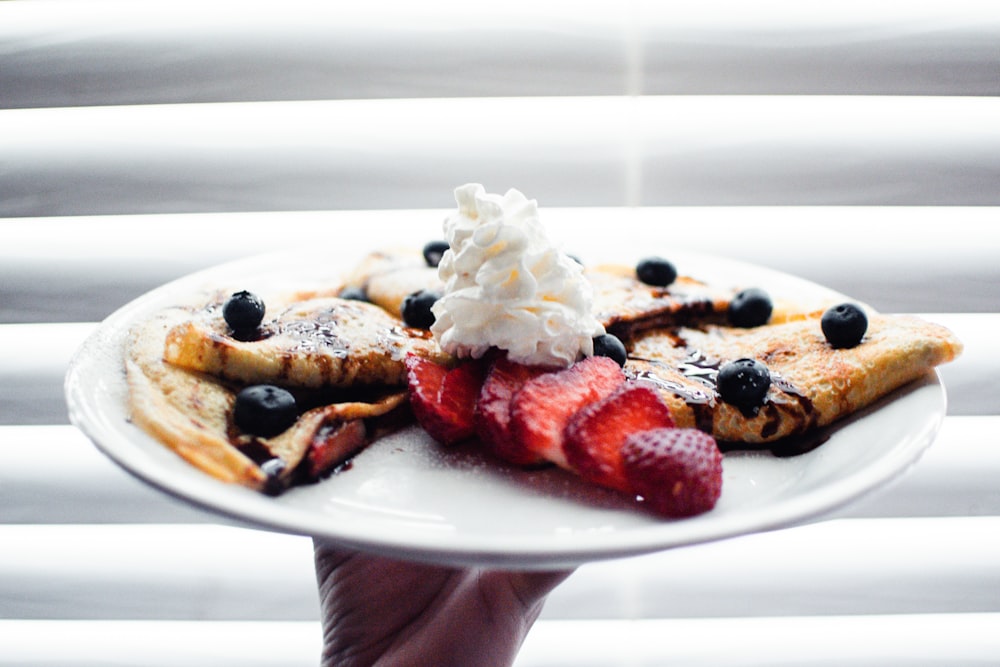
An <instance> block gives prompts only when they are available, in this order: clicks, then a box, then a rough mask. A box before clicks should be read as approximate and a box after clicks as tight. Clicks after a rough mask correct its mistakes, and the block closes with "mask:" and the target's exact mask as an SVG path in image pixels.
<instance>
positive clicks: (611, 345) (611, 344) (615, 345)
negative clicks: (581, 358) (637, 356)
mask: <svg viewBox="0 0 1000 667" xmlns="http://www.w3.org/2000/svg"><path fill="white" fill-rule="evenodd" d="M594 356H595V357H608V358H610V359H611V360H612V361H615V362H616V363H617V364H618V365H619V366H624V365H625V361H626V360H627V359H628V353H627V352H626V351H625V344H624V343H622V341H621V339H620V338H618V336H615V335H613V334H607V333H606V334H602V335H600V336H597V337H595V338H594Z"/></svg>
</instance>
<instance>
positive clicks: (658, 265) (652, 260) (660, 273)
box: [635, 257, 677, 287]
mask: <svg viewBox="0 0 1000 667" xmlns="http://www.w3.org/2000/svg"><path fill="white" fill-rule="evenodd" d="M635 275H636V276H637V277H638V278H639V280H641V281H642V282H644V283H646V284H647V285H652V286H653V287H666V286H667V285H669V284H670V283H672V282H674V281H675V280H677V269H676V268H674V265H673V264H671V263H670V262H669V261H667V260H665V259H663V258H662V257H647V258H646V259H644V260H642V261H641V262H639V263H638V264H636V266H635Z"/></svg>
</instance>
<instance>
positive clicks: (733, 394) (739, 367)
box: [716, 359, 771, 417]
mask: <svg viewBox="0 0 1000 667" xmlns="http://www.w3.org/2000/svg"><path fill="white" fill-rule="evenodd" d="M716 386H717V387H718V389H719V397H720V398H722V400H723V401H725V402H726V403H729V404H730V405H735V406H736V407H738V408H739V409H740V411H742V412H743V414H744V415H746V416H748V417H749V416H753V415H756V414H757V409H758V408H759V407H760V406H761V405H763V404H764V397H765V396H767V390H768V388H770V386H771V374H770V373H769V372H768V370H767V366H765V365H764V364H762V363H760V362H759V361H757V360H756V359H737V360H736V361H730V362H729V363H727V364H723V365H722V367H721V368H720V369H719V374H718V376H717V378H716Z"/></svg>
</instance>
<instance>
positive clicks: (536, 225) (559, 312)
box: [431, 183, 604, 367]
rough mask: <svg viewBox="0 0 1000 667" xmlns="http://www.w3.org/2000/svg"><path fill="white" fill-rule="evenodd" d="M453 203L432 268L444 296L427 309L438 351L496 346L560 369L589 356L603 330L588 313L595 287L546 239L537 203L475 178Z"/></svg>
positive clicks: (458, 352) (472, 353) (467, 352)
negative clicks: (495, 190) (443, 247)
mask: <svg viewBox="0 0 1000 667" xmlns="http://www.w3.org/2000/svg"><path fill="white" fill-rule="evenodd" d="M455 200H456V201H457V202H458V212H457V213H455V214H453V215H451V216H450V217H448V218H447V219H446V220H445V221H444V233H445V238H446V239H447V241H448V243H449V245H450V248H449V250H447V251H446V252H445V254H444V257H442V259H441V263H440V264H439V266H438V274H439V276H440V278H441V280H442V281H443V282H444V284H445V291H444V296H443V297H442V298H441V299H439V300H438V301H437V303H435V304H434V307H433V309H432V311H433V313H434V316H435V318H436V319H435V322H434V325H433V326H432V327H431V332H432V333H433V334H434V335H435V337H437V340H438V343H439V344H440V345H441V347H442V349H444V350H445V351H446V352H448V353H449V354H452V355H455V356H458V357H472V358H479V357H481V356H482V355H483V354H485V353H486V351H487V350H489V349H490V348H491V347H497V348H501V349H504V350H506V351H507V354H508V357H509V358H510V359H512V360H513V361H516V362H519V363H523V364H537V365H550V366H564V367H566V366H570V365H571V364H573V363H574V362H575V361H577V359H579V358H580V357H581V356H590V355H592V354H593V350H594V346H593V339H594V337H595V336H599V335H601V334H603V333H604V327H603V326H602V325H601V323H600V322H598V321H597V320H596V319H595V318H594V316H593V314H592V312H591V307H592V301H593V288H592V286H591V284H590V282H589V281H588V280H587V279H586V278H584V276H583V270H582V268H581V266H580V265H579V264H578V263H577V262H576V261H574V260H573V259H572V258H570V257H569V256H568V255H566V254H565V253H563V252H561V251H560V250H559V249H557V248H556V247H555V246H554V245H553V244H552V243H551V242H550V241H549V239H548V237H547V236H546V234H545V231H544V229H543V228H542V226H541V223H540V222H539V220H538V205H537V203H536V202H535V200H533V199H530V200H529V199H527V198H526V197H525V196H524V195H523V194H521V193H520V192H518V191H517V190H513V189H512V190H508V191H507V193H506V194H505V195H503V196H501V195H496V194H488V193H487V192H486V191H485V189H484V188H483V186H482V185H479V184H477V183H470V184H467V185H463V186H462V187H459V188H457V189H456V190H455Z"/></svg>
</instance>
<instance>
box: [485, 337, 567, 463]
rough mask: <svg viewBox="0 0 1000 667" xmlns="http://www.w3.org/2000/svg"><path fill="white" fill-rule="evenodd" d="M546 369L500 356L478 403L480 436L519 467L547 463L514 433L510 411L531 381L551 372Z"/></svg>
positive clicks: (487, 379)
mask: <svg viewBox="0 0 1000 667" xmlns="http://www.w3.org/2000/svg"><path fill="white" fill-rule="evenodd" d="M552 370H553V369H551V368H548V367H545V366H528V365H525V364H519V363H516V362H514V361H511V360H510V359H508V358H507V357H506V356H502V357H498V358H497V359H496V360H495V361H494V362H493V364H492V365H491V366H490V369H489V372H487V374H486V380H484V381H483V387H482V389H480V391H479V399H478V400H477V401H476V434H477V435H478V436H479V439H480V440H482V441H483V443H484V444H485V445H486V446H487V447H489V448H490V449H491V450H492V451H493V453H494V454H495V455H496V456H497V457H498V458H500V459H502V460H504V461H506V462H508V463H512V464H514V465H518V466H536V465H540V464H542V463H546V461H545V459H543V458H541V457H540V456H538V455H537V454H535V453H534V452H532V451H530V450H528V449H525V448H524V447H522V446H521V445H520V443H519V442H518V441H517V440H515V439H514V438H513V436H512V435H511V432H510V408H511V403H512V401H513V400H514V395H515V394H517V392H518V391H519V390H520V389H521V387H523V386H524V385H525V384H526V383H527V382H528V381H529V380H531V379H533V378H536V377H538V376H539V375H542V374H543V373H549V372H551V371H552Z"/></svg>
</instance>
